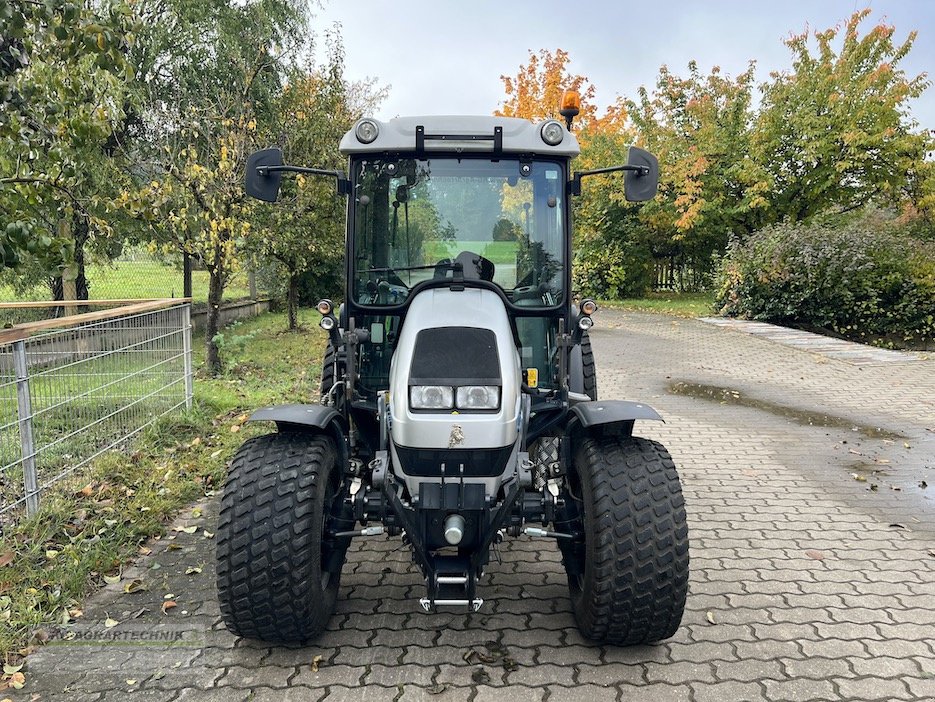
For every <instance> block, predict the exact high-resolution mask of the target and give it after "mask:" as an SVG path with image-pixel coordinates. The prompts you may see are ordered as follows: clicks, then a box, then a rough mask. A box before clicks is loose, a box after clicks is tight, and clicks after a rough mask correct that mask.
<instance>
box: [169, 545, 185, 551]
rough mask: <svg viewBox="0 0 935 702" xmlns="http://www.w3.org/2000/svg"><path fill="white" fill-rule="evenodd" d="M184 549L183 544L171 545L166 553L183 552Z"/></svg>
mask: <svg viewBox="0 0 935 702" xmlns="http://www.w3.org/2000/svg"><path fill="white" fill-rule="evenodd" d="M183 548H184V546H182V545H181V544H169V545H168V546H166V551H181V550H182V549H183Z"/></svg>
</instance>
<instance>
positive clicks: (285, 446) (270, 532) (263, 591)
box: [217, 432, 341, 643]
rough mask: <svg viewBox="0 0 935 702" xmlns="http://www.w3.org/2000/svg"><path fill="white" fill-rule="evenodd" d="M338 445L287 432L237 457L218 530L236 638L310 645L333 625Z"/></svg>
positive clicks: (221, 572) (225, 605)
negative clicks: (330, 565)
mask: <svg viewBox="0 0 935 702" xmlns="http://www.w3.org/2000/svg"><path fill="white" fill-rule="evenodd" d="M335 456H336V451H335V448H334V444H333V442H332V440H331V439H330V438H328V437H326V436H322V435H309V434H300V433H296V432H286V433H279V434H268V435H266V436H260V437H257V438H255V439H250V440H249V441H247V442H246V443H244V445H243V446H241V447H240V450H239V451H238V452H237V454H236V455H235V456H234V460H233V461H232V463H231V468H230V472H229V474H228V478H227V483H226V484H225V486H224V496H223V497H222V499H221V513H220V517H219V519H218V528H217V590H218V601H219V603H220V607H221V616H222V618H223V620H224V624H225V625H226V626H227V628H228V629H229V630H230V631H231V632H232V633H234V634H237V635H239V636H243V637H246V638H252V639H262V640H264V641H271V642H277V643H279V642H304V641H307V640H309V639H311V638H314V637H315V636H317V635H318V634H319V633H321V631H322V630H324V628H325V627H326V626H327V624H328V619H329V618H330V617H331V613H332V612H333V611H334V605H335V600H336V598H337V594H338V588H339V586H340V580H341V574H340V572H337V573H329V572H326V571H323V570H322V562H323V561H324V560H325V556H326V555H327V549H326V548H325V546H324V544H323V539H322V537H323V536H324V529H325V519H326V516H327V514H328V513H329V510H330V505H331V501H332V500H333V498H334V496H335V494H337V492H338V489H339V487H340V475H339V473H338V470H337V466H336V463H335Z"/></svg>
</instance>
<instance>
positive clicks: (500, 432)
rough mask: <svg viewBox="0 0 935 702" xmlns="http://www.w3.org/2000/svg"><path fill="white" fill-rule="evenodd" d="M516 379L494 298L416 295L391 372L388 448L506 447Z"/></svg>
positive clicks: (512, 431)
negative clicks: (389, 442) (389, 441)
mask: <svg viewBox="0 0 935 702" xmlns="http://www.w3.org/2000/svg"><path fill="white" fill-rule="evenodd" d="M521 378H522V376H521V373H520V365H519V356H518V354H517V351H516V346H515V343H514V341H513V332H512V329H511V327H510V321H509V318H508V317H507V314H506V309H505V308H504V306H503V302H502V300H501V299H500V297H499V296H498V295H497V294H496V293H494V292H492V291H490V290H482V289H477V288H467V289H465V290H460V291H453V290H450V289H448V288H433V289H430V290H425V291H423V292H421V293H419V294H418V295H417V296H416V297H415V298H414V299H413V300H412V302H411V303H410V306H409V311H408V313H407V314H406V319H405V322H404V324H403V328H402V331H401V332H400V336H399V341H398V343H397V345H396V352H395V354H394V356H393V361H392V364H391V366H390V417H391V432H390V435H391V437H392V440H393V444H394V445H395V446H397V447H407V448H413V449H433V450H440V449H467V450H480V449H488V450H489V449H503V448H505V447H509V446H512V445H513V444H514V443H515V442H516V437H517V431H518V416H519V413H520V392H521V387H520V385H521ZM459 389H460V390H459ZM485 398H486V403H487V405H488V406H486V407H483V405H484V403H485ZM494 398H496V406H495V407H493V406H490V405H493V403H494ZM404 468H405V467H404Z"/></svg>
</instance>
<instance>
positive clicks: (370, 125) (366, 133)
mask: <svg viewBox="0 0 935 702" xmlns="http://www.w3.org/2000/svg"><path fill="white" fill-rule="evenodd" d="M354 133H355V134H356V135H357V141H359V142H360V143H361V144H369V143H371V142H372V141H373V140H374V139H376V138H377V135H378V134H379V133H380V127H378V126H377V123H376V122H374V121H373V120H372V119H362V120H360V122H358V123H357V129H355V130H354Z"/></svg>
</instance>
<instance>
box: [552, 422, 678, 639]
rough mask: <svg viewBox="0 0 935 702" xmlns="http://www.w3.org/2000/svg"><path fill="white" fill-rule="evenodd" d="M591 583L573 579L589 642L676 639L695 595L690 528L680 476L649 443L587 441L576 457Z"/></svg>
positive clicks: (579, 616)
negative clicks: (690, 598) (690, 596)
mask: <svg viewBox="0 0 935 702" xmlns="http://www.w3.org/2000/svg"><path fill="white" fill-rule="evenodd" d="M576 466H577V470H578V475H579V477H580V482H581V485H580V489H581V498H582V501H583V508H584V509H583V511H584V532H585V554H584V575H583V576H581V578H580V579H579V578H578V577H571V576H570V577H569V587H570V590H571V600H572V609H573V611H574V614H575V619H576V621H577V623H578V626H579V628H580V630H581V632H582V634H583V635H584V636H585V637H587V638H589V639H592V640H595V641H600V642H604V643H610V644H617V645H623V646H630V645H637V644H647V643H652V642H656V641H661V640H663V639H666V638H669V637H670V636H672V635H673V634H674V633H675V632H676V630H677V629H678V627H679V624H680V622H681V620H682V613H683V611H684V609H685V600H686V597H687V594H688V572H689V554H688V525H687V522H686V516H685V502H684V500H683V498H682V490H681V486H680V483H679V477H678V471H677V470H676V467H675V464H674V463H673V461H672V458H671V457H670V456H669V453H668V451H666V449H665V448H664V447H663V446H662V445H661V444H659V443H657V442H655V441H650V440H648V439H641V438H637V437H624V436H605V437H600V438H590V437H589V438H586V439H585V440H584V441H583V442H582V443H581V445H580V447H579V450H578V451H577V452H576Z"/></svg>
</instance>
